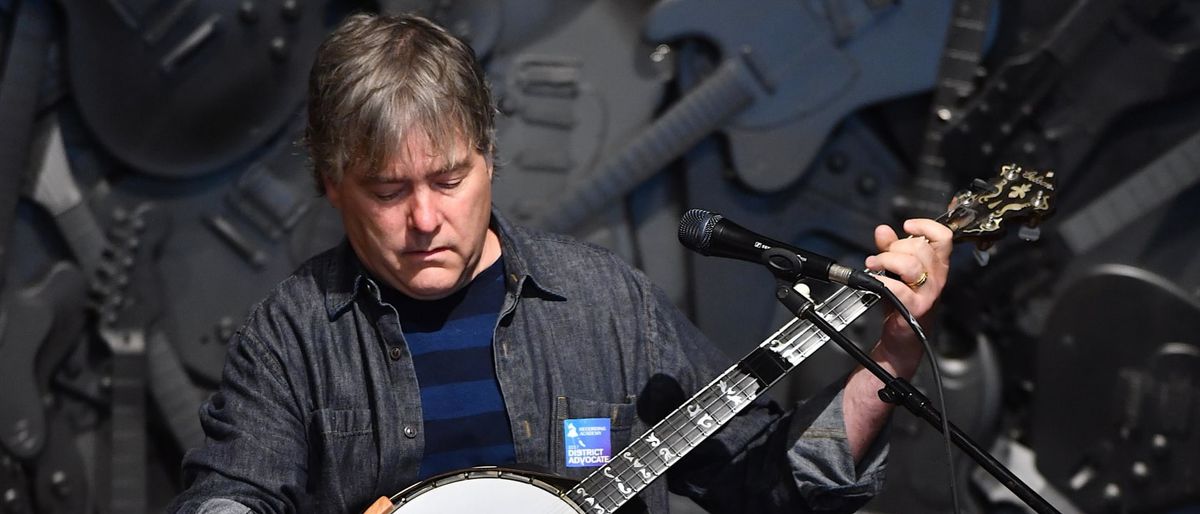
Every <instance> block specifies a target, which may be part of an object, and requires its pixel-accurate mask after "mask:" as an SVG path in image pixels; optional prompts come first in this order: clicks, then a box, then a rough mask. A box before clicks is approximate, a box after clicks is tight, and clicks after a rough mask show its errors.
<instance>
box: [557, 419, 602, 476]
mask: <svg viewBox="0 0 1200 514" xmlns="http://www.w3.org/2000/svg"><path fill="white" fill-rule="evenodd" d="M610 428H611V425H610V422H609V419H608V418H582V419H565V420H563V446H564V447H565V449H566V451H565V452H563V454H564V455H566V457H567V462H566V464H567V467H568V468H594V467H597V466H602V465H604V464H607V463H608V459H610V458H611V457H612V438H611V437H610V436H609V429H610Z"/></svg>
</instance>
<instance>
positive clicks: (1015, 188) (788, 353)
mask: <svg viewBox="0 0 1200 514" xmlns="http://www.w3.org/2000/svg"><path fill="white" fill-rule="evenodd" d="M1054 181H1055V177H1054V172H1052V171H1046V172H1039V171H1035V170H1027V169H1024V168H1022V167H1021V166H1018V165H1016V164H1008V165H1005V166H1002V167H1001V169H1000V172H999V173H998V174H997V176H995V177H993V178H992V179H991V180H990V181H984V180H977V181H976V182H975V183H974V184H972V187H971V188H970V189H968V190H964V191H960V192H959V193H957V194H956V195H955V196H954V198H953V202H952V203H951V207H950V209H949V210H948V211H947V212H946V213H945V214H943V215H941V216H939V217H938V218H937V220H936V221H938V222H939V223H941V224H943V225H946V226H947V227H949V228H950V229H951V231H952V232H953V234H954V238H953V239H954V241H955V242H960V241H973V242H976V243H988V244H990V242H991V241H992V240H994V239H997V238H999V237H1000V236H1002V235H1003V234H1004V231H1005V226H1006V225H1007V224H1008V223H1009V222H1011V221H1014V220H1026V221H1027V222H1028V223H1029V224H1031V225H1035V224H1036V223H1037V222H1038V221H1040V220H1041V218H1042V217H1044V216H1046V215H1048V214H1049V213H1050V212H1051V211H1052V205H1051V199H1052V198H1053V196H1054V192H1055V186H1054ZM878 300H879V297H878V296H876V295H874V294H872V293H867V292H864V291H858V290H855V289H851V288H849V287H844V286H843V287H841V288H839V289H838V290H837V291H835V292H834V293H833V294H832V295H830V296H829V297H828V298H827V299H826V300H825V301H824V302H823V303H821V304H820V305H818V306H816V312H817V314H819V315H820V316H821V317H822V318H824V319H825V321H827V322H828V323H829V324H830V325H832V326H833V327H834V328H835V329H837V330H838V331H841V330H842V329H844V328H846V326H847V325H849V324H850V323H851V322H853V321H854V320H855V319H858V317H859V316H861V315H862V314H863V313H864V312H866V311H867V309H869V308H870V307H871V306H872V305H874V304H875V302H877V301H878ZM827 341H829V336H827V335H825V334H824V333H823V332H821V331H820V330H818V329H817V328H816V327H814V326H813V325H812V323H810V322H808V321H805V320H801V319H798V318H794V319H792V320H791V321H789V322H788V323H787V324H786V325H784V326H783V327H782V328H780V329H779V330H778V331H776V332H775V333H774V334H772V335H771V336H770V337H768V338H767V339H766V340H765V341H763V342H762V343H761V344H759V345H758V347H757V348H755V349H754V351H752V352H750V354H749V355H747V356H746V357H745V358H743V359H742V360H741V361H739V362H738V363H737V364H735V365H733V367H731V368H729V369H727V370H725V372H724V373H722V374H721V375H720V376H718V377H717V378H716V380H713V381H712V382H711V383H709V384H708V385H707V386H705V387H704V388H703V389H701V390H700V392H698V393H696V394H695V395H694V396H692V397H691V398H690V399H689V400H688V401H686V402H684V404H683V405H682V406H680V407H679V408H678V409H676V410H675V411H674V412H672V413H671V414H668V415H667V417H666V418H663V420H662V421H660V422H658V424H656V425H654V426H653V427H651V428H650V430H648V431H646V433H645V434H642V435H641V436H640V437H639V438H638V439H637V440H636V441H634V442H633V443H632V444H630V445H629V446H627V447H626V448H625V449H624V450H622V451H621V453H620V454H619V455H617V456H616V457H614V458H613V459H612V460H611V461H609V462H608V463H607V464H605V465H604V466H602V467H600V468H598V469H596V471H594V472H593V473H592V474H591V475H588V477H587V478H585V479H584V480H583V481H582V482H580V483H579V485H577V486H575V487H573V488H572V489H571V490H570V491H568V492H567V493H566V495H565V496H567V498H568V499H570V500H571V501H573V502H575V504H576V505H578V506H580V507H582V508H584V509H585V510H587V511H591V512H594V513H596V514H605V513H608V512H613V511H615V510H616V509H617V508H618V507H620V506H621V505H623V504H625V502H627V501H629V499H630V498H633V496H634V495H636V494H637V493H638V492H640V491H641V490H642V489H645V487H646V486H647V485H649V484H650V483H651V482H653V481H654V480H655V479H656V478H658V477H659V476H661V475H662V474H663V473H666V471H667V469H668V468H670V467H671V466H672V465H673V464H675V463H676V462H678V461H679V459H680V458H682V457H683V456H684V455H686V454H687V453H688V452H690V451H691V450H692V449H693V448H695V447H696V446H697V445H699V444H700V442H701V441H704V440H705V439H707V438H708V437H709V436H711V435H712V434H714V433H715V432H716V431H718V430H720V429H721V428H722V427H724V426H725V425H726V424H727V423H729V421H731V420H732V419H733V418H734V416H736V415H737V413H738V412H739V411H741V410H742V408H743V407H745V406H746V405H747V404H749V403H750V402H751V401H753V400H754V399H756V398H758V397H759V396H760V395H762V393H763V392H765V391H766V390H767V389H768V388H770V387H771V386H772V385H774V384H775V383H776V382H778V381H779V379H780V378H782V377H783V376H784V375H786V374H787V373H788V372H789V371H791V370H792V369H794V368H795V367H796V366H797V365H799V364H800V362H801V361H803V360H804V359H806V358H808V356H809V355H812V353H813V352H815V351H816V350H817V349H818V348H820V347H821V346H823V345H824V344H825V343H826V342H827Z"/></svg>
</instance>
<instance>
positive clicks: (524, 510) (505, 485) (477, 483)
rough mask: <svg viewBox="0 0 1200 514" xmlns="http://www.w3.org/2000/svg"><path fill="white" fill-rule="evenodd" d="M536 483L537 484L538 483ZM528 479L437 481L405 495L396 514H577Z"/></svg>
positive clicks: (476, 476) (482, 475)
mask: <svg viewBox="0 0 1200 514" xmlns="http://www.w3.org/2000/svg"><path fill="white" fill-rule="evenodd" d="M538 483H540V482H538ZM540 484H541V485H534V484H533V483H531V481H530V478H529V477H524V476H522V475H518V474H514V473H509V472H501V471H498V470H494V471H470V472H464V473H459V474H456V475H452V476H449V477H445V478H442V479H439V480H437V481H435V482H433V483H432V484H428V485H427V486H426V487H422V488H420V489H417V490H415V491H413V492H411V493H410V494H408V495H405V497H404V499H403V500H402V501H403V503H401V504H400V506H399V507H398V508H397V509H396V510H394V511H392V512H394V513H396V514H457V513H463V514H478V513H481V512H487V513H489V514H493V513H494V514H578V513H579V510H577V509H576V508H574V507H573V506H572V505H571V504H570V503H569V502H568V501H566V500H563V499H562V498H559V497H558V493H556V492H554V491H552V490H551V489H553V488H552V487H551V486H549V485H546V484H544V483H540Z"/></svg>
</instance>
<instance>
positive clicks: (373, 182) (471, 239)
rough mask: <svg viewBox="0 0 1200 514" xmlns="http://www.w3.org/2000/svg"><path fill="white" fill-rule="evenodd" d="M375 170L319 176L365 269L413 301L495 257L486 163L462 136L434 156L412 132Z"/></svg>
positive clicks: (441, 290)
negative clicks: (396, 152) (450, 148)
mask: <svg viewBox="0 0 1200 514" xmlns="http://www.w3.org/2000/svg"><path fill="white" fill-rule="evenodd" d="M414 132H415V133H413V134H412V135H410V136H409V137H408V138H407V141H406V142H405V144H404V147H403V148H402V149H401V151H400V152H399V155H398V156H396V158H393V159H391V161H390V162H388V163H387V164H386V165H385V166H384V169H382V170H357V171H355V172H347V173H346V175H345V176H344V177H342V180H341V182H340V183H333V182H332V181H330V180H329V179H326V181H325V191H326V194H327V195H328V197H329V202H330V203H332V204H333V206H334V207H336V208H337V209H338V210H339V211H341V214H342V225H343V226H344V227H345V229H346V236H347V237H348V238H349V239H350V245H351V246H353V247H354V252H355V253H356V254H357V255H358V257H359V259H360V260H361V261H362V262H363V264H364V265H366V267H367V269H368V270H370V272H371V274H373V275H374V276H375V277H378V278H379V279H382V280H383V281H385V282H387V283H388V284H389V285H391V286H392V287H394V288H396V289H397V290H399V291H400V292H402V293H404V294H405V295H408V296H410V297H412V298H417V299H421V300H433V299H437V298H443V297H445V296H448V295H449V294H451V293H453V292H455V291H457V290H458V289H459V288H461V287H462V286H464V285H466V284H467V283H468V282H470V281H471V279H472V278H474V277H475V275H477V274H479V273H480V272H481V271H483V270H484V269H486V268H487V267H488V266H490V265H491V264H492V263H494V262H496V259H497V258H499V256H500V242H499V239H498V238H497V236H496V234H495V233H493V232H492V231H491V230H489V228H488V222H489V220H490V219H491V203H492V184H491V180H492V166H491V164H490V163H489V162H488V160H487V159H485V158H484V156H483V155H482V154H481V153H480V152H479V151H477V150H475V149H474V148H472V147H471V146H470V145H467V144H465V143H463V142H462V141H461V139H460V140H459V141H457V142H456V145H457V147H456V148H454V149H453V150H457V151H448V152H447V153H448V154H449V155H438V154H437V153H436V152H435V150H434V147H433V146H432V145H431V144H430V143H429V140H428V138H427V137H425V136H423V135H420V134H419V132H420V131H414Z"/></svg>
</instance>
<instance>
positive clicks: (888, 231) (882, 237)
mask: <svg viewBox="0 0 1200 514" xmlns="http://www.w3.org/2000/svg"><path fill="white" fill-rule="evenodd" d="M898 239H900V238H899V236H897V235H896V231H895V230H892V227H889V226H887V225H879V226H878V227H875V247H876V248H879V251H881V252H886V251H887V249H888V247H889V246H892V243H895V242H896V241H897V240H898Z"/></svg>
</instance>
